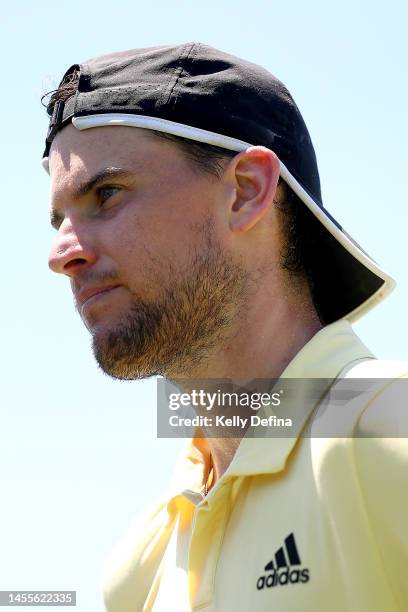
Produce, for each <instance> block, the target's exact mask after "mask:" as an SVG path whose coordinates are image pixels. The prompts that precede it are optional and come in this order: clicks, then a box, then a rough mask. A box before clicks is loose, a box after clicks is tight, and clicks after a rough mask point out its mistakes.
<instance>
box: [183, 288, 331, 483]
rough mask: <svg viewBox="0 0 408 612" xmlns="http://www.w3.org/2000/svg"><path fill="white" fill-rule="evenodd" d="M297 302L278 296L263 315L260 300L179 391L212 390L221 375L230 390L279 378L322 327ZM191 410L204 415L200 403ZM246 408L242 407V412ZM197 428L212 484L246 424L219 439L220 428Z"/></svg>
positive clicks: (220, 410)
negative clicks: (278, 300) (278, 301)
mask: <svg viewBox="0 0 408 612" xmlns="http://www.w3.org/2000/svg"><path fill="white" fill-rule="evenodd" d="M300 306H301V304H300V302H299V300H297V302H296V303H295V301H294V300H293V303H292V302H289V301H285V300H283V304H281V305H280V306H279V307H276V306H275V309H274V310H273V311H272V312H268V313H267V314H266V313H265V311H264V309H263V308H262V307H261V305H258V308H255V307H254V308H252V311H251V312H248V313H247V316H246V320H245V321H241V322H240V327H239V329H238V330H234V333H233V334H231V337H230V340H229V341H227V342H225V343H224V344H223V346H222V347H221V348H220V349H219V350H218V352H217V354H216V355H212V356H211V359H208V360H207V362H206V363H205V364H203V367H200V369H199V370H198V371H195V372H194V373H193V374H192V376H191V377H189V380H188V382H187V381H185V380H184V381H183V388H184V390H185V391H186V392H191V391H192V390H193V389H200V390H203V391H204V392H205V393H212V394H214V391H215V390H216V389H217V388H219V381H220V379H221V380H222V382H223V383H224V382H225V381H228V389H230V390H231V386H232V387H234V386H235V385H237V386H239V387H242V386H244V387H245V388H246V389H247V388H250V389H251V388H252V389H254V386H255V387H256V385H258V384H259V383H258V382H256V381H259V379H262V380H264V381H266V382H267V381H268V380H270V379H275V378H279V376H280V375H281V374H282V372H283V371H284V370H285V368H286V367H287V365H288V364H289V363H290V362H291V361H292V359H293V358H294V357H295V355H296V354H297V353H298V352H299V351H300V349H301V348H302V347H303V346H304V345H305V344H306V343H307V342H308V341H309V340H310V339H311V338H312V337H313V336H314V335H315V334H316V333H317V332H318V331H319V330H320V329H321V328H322V324H321V322H320V321H319V319H318V317H317V315H316V312H315V310H314V308H313V307H311V303H310V302H309V303H308V304H307V307H306V308H301V307H300ZM269 310H270V304H269ZM251 383H252V384H251ZM228 389H227V390H228ZM258 391H262V389H258ZM194 410H195V412H196V414H198V415H205V416H208V415H209V412H208V410H207V408H205V407H202V406H198V407H197V406H195V407H194ZM250 410H251V409H250V408H244V409H243V408H241V411H243V412H244V413H245V412H246V414H247V416H248V414H249V412H250ZM216 411H218V412H216ZM222 413H223V414H225V410H223V407H222V406H215V407H214V408H213V409H212V412H211V414H212V415H213V416H214V415H215V414H222ZM234 414H236V411H234ZM243 416H245V415H243ZM248 422H249V419H248ZM202 429H203V435H204V436H205V437H206V442H205V444H206V446H207V449H208V453H209V455H210V456H211V459H212V464H213V469H214V478H213V481H212V484H214V482H215V481H216V480H217V479H219V478H220V477H221V476H222V475H223V474H224V472H225V471H226V470H227V468H228V466H229V465H230V463H231V461H232V459H233V457H234V455H235V452H236V450H237V448H238V446H239V444H240V442H241V440H242V437H243V436H244V434H245V431H246V429H247V427H242V428H237V427H234V428H232V429H231V431H229V432H228V431H225V430H224V428H223V435H224V436H228V437H222V438H219V437H217V432H219V429H216V430H214V428H213V426H212V427H211V426H209V427H205V426H204V427H203V428H202Z"/></svg>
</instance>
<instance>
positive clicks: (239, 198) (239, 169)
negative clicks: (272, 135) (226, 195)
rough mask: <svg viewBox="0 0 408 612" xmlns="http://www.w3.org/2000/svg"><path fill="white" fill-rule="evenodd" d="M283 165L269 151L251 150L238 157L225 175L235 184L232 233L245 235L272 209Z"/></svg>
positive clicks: (261, 149)
mask: <svg viewBox="0 0 408 612" xmlns="http://www.w3.org/2000/svg"><path fill="white" fill-rule="evenodd" d="M279 171H280V163H279V159H278V157H277V156H276V154H275V153H274V152H273V151H271V150H270V149H267V148H266V147H249V149H247V150H246V151H242V153H240V154H239V155H236V156H235V157H234V158H233V159H232V161H231V163H230V165H229V166H228V168H227V169H226V173H227V175H228V178H229V180H230V181H232V182H233V184H234V191H235V195H234V198H233V202H232V206H231V209H230V220H229V221H230V229H231V230H232V231H233V232H246V231H248V230H250V229H251V228H252V227H254V226H255V225H256V224H257V223H258V221H260V220H261V219H262V217H264V215H265V214H266V213H267V212H268V210H269V209H270V207H271V205H272V203H273V200H274V197H275V193H276V188H277V184H278V180H279Z"/></svg>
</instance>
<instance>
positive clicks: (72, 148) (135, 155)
mask: <svg viewBox="0 0 408 612" xmlns="http://www.w3.org/2000/svg"><path fill="white" fill-rule="evenodd" d="M175 149H176V147H175V146H174V145H173V144H172V143H170V142H167V141H161V140H159V139H158V138H155V137H154V134H152V133H151V132H150V131H149V130H143V129H140V128H133V127H127V126H108V127H98V128H91V129H88V130H82V131H81V130H78V129H77V128H75V127H74V126H73V125H72V124H71V125H68V126H66V127H65V128H63V129H62V130H61V131H60V132H59V133H58V134H57V136H56V137H55V139H54V141H53V143H52V146H51V150H50V156H49V164H50V176H51V191H52V193H53V194H54V196H55V197H57V196H58V195H59V193H61V192H67V191H69V190H70V189H71V188H74V187H75V186H76V185H77V184H78V183H81V182H83V181H86V180H87V179H89V178H90V177H91V176H93V175H94V174H96V173H97V172H99V171H100V170H101V169H102V168H106V167H118V168H120V167H126V168H127V169H129V170H130V171H132V170H133V171H135V172H147V171H149V170H150V171H155V170H156V167H157V166H158V165H159V164H160V167H161V168H165V167H166V165H167V166H170V165H174V164H175V163H177V162H180V161H181V155H180V154H178V153H177V151H176V150H175Z"/></svg>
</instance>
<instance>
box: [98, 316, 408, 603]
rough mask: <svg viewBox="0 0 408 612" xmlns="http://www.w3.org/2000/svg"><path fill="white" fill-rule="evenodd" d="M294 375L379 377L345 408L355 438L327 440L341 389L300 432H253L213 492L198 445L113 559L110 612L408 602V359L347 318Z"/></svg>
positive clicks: (308, 348) (344, 424) (310, 348)
mask: <svg viewBox="0 0 408 612" xmlns="http://www.w3.org/2000/svg"><path fill="white" fill-rule="evenodd" d="M282 377H288V378H302V379H310V378H327V379H333V378H336V379H338V382H339V384H340V381H341V380H343V381H344V379H345V378H373V379H376V381H374V384H373V385H372V387H370V389H369V391H368V392H367V393H363V394H360V395H359V396H358V398H357V399H354V400H352V401H350V402H349V404H348V405H347V406H346V407H345V408H344V410H342V415H343V417H342V421H341V423H339V427H340V428H342V429H340V432H342V431H343V432H344V435H342V437H330V438H329V437H322V431H323V432H324V431H325V430H324V423H325V419H332V418H335V417H336V414H337V413H338V407H337V413H336V406H335V405H334V402H330V394H331V393H332V391H333V388H334V387H335V385H333V386H332V387H330V389H328V390H327V393H326V395H325V396H324V397H323V398H322V400H321V401H319V402H318V403H317V404H316V402H315V403H314V404H313V405H309V406H308V407H307V408H304V409H303V408H302V410H304V414H302V415H301V418H300V419H299V422H298V431H297V432H296V435H294V436H293V437H290V438H288V437H282V438H254V437H251V432H250V430H249V431H248V432H247V434H246V435H245V437H244V438H243V439H242V441H241V444H240V446H239V447H238V449H237V452H236V453H235V456H234V458H233V460H232V462H231V464H230V466H229V468H228V469H227V471H226V472H225V473H224V474H223V476H222V477H221V478H220V479H219V480H218V481H217V482H216V483H215V485H214V487H213V488H212V489H211V490H210V492H209V494H208V495H207V496H206V497H205V498H204V497H203V495H202V490H203V484H204V482H205V481H206V479H207V472H208V459H209V456H208V446H207V443H206V441H205V440H202V439H198V438H197V439H192V440H191V441H189V443H188V444H187V448H186V450H185V451H183V454H182V456H181V458H180V461H179V463H178V465H177V468H176V472H175V478H174V483H173V489H172V491H171V492H170V493H169V495H168V496H167V497H166V498H165V499H164V500H163V501H162V502H161V503H159V504H157V505H156V506H155V508H151V509H148V510H147V511H146V512H145V513H144V514H143V515H142V516H140V517H139V518H138V519H137V520H136V521H135V523H134V524H133V525H132V526H131V528H130V529H129V530H128V532H127V533H126V534H125V536H124V537H123V539H122V540H121V541H120V542H119V543H118V545H117V546H116V547H115V548H114V550H113V551H112V553H111V555H110V556H109V558H108V559H107V561H106V563H105V566H104V571H103V591H104V597H105V604H106V608H107V610H108V612H150V611H151V612H169V611H170V612H173V611H177V612H187V611H190V610H197V611H200V612H249V611H251V612H272V611H273V612H306V611H307V612H312V611H313V612H317V611H323V610H324V611H326V610H330V612H394V611H395V612H396V611H403V610H405V611H407V610H408V417H407V413H408V407H407V405H406V404H407V402H406V397H405V398H404V396H403V394H402V393H401V385H400V386H399V387H398V389H397V388H396V380H397V379H398V378H406V377H408V363H404V362H384V361H377V360H375V358H374V356H373V354H372V353H371V352H370V351H369V350H368V349H367V348H366V347H365V346H364V345H363V343H362V342H361V341H360V340H359V338H358V337H357V336H356V335H355V333H354V332H353V330H352V328H351V326H350V324H349V323H348V322H347V321H345V320H340V321H337V322H335V323H333V324H331V325H328V326H327V327H325V328H323V329H322V330H320V331H319V332H318V333H317V334H316V335H315V336H314V337H313V338H312V339H311V340H310V341H309V342H308V343H307V344H306V345H305V346H304V347H303V348H302V349H301V350H300V351H299V353H298V354H297V355H296V356H295V358H294V359H293V360H292V362H291V363H290V364H289V365H288V367H287V368H286V370H285V371H284V372H283V374H282ZM385 379H388V380H385ZM399 383H401V381H399ZM335 384H337V382H336V383H335ZM306 403H307V402H306ZM303 404H304V402H303ZM332 404H333V405H332ZM322 406H323V410H321V407H322ZM316 407H317V409H318V410H319V413H318V414H319V415H320V413H321V418H318V419H316V420H313V425H312V428H315V429H312V430H311V435H310V436H309V437H305V436H300V435H299V434H300V430H301V429H302V427H303V426H304V425H305V424H306V423H308V422H310V420H309V417H310V415H311V413H312V412H313V411H315V410H316ZM319 428H320V432H319ZM322 428H323V429H322ZM314 434H315V435H314ZM401 435H404V436H406V437H401ZM357 436H359V437H357ZM367 436H369V437H367ZM395 436H399V437H395Z"/></svg>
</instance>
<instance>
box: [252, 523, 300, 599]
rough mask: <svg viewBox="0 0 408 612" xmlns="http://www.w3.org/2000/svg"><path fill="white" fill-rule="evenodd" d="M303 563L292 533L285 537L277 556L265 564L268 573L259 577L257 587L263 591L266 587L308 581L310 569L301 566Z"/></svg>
mask: <svg viewBox="0 0 408 612" xmlns="http://www.w3.org/2000/svg"><path fill="white" fill-rule="evenodd" d="M285 553H286V554H285ZM301 565H302V562H301V560H300V556H299V552H298V549H297V546H296V542H295V536H294V535H293V533H291V534H289V535H288V537H287V538H285V545H284V546H281V547H280V548H279V549H278V550H277V551H276V553H275V558H274V559H272V561H269V563H267V565H265V568H264V570H265V572H267V574H265V575H264V576H260V577H259V578H258V581H257V583H256V588H257V589H258V591H261V590H262V589H264V588H265V587H267V588H271V587H275V586H279V585H284V584H296V583H299V582H308V581H309V578H310V575H309V570H308V569H306V568H302V567H300V566H301Z"/></svg>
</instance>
